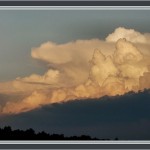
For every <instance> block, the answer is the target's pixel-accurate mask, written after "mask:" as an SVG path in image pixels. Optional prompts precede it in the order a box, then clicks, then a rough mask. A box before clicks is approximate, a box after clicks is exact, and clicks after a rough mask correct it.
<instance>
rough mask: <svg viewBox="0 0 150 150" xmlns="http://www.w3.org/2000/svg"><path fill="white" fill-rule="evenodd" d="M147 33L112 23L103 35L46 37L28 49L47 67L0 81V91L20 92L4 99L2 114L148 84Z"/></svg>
mask: <svg viewBox="0 0 150 150" xmlns="http://www.w3.org/2000/svg"><path fill="white" fill-rule="evenodd" d="M149 39H150V38H149V33H144V34H142V33H140V32H138V31H135V30H134V29H125V28H123V27H120V28H117V29H116V30H115V31H114V32H113V33H111V34H109V35H108V36H107V37H106V40H100V39H91V40H77V41H71V42H68V43H64V44H57V43H53V42H51V41H49V42H45V43H42V44H41V45H40V46H39V47H34V48H32V49H31V56H32V57H33V58H34V59H37V60H38V61H44V62H45V64H46V66H47V72H45V73H44V74H43V75H38V74H34V73H33V74H31V75H29V76H27V77H23V78H21V77H17V78H16V79H15V80H14V81H9V82H6V83H5V82H4V83H0V91H1V93H5V94H6V93H7V94H9V93H16V92H19V93H20V92H21V93H26V94H27V96H26V97H24V98H22V99H20V100H17V101H8V102H7V103H6V104H5V105H4V106H3V107H1V113H2V114H13V113H14V114H16V113H21V112H26V111H29V110H32V109H35V108H38V107H41V105H48V104H52V103H60V102H66V101H72V100H76V99H87V98H100V97H102V96H104V95H109V96H115V95H123V94H125V93H127V92H129V91H135V92H138V91H139V90H144V89H145V88H147V89H148V88H149V87H150V84H149V83H150V45H149Z"/></svg>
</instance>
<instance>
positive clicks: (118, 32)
mask: <svg viewBox="0 0 150 150" xmlns="http://www.w3.org/2000/svg"><path fill="white" fill-rule="evenodd" d="M120 38H126V39H127V40H128V41H130V42H133V43H147V42H148V41H147V38H146V36H145V35H143V34H141V33H140V32H138V31H135V30H134V29H126V28H124V27H119V28H117V29H115V31H114V32H113V33H111V34H109V35H108V36H107V37H106V41H107V42H116V41H118V40H119V39H120Z"/></svg>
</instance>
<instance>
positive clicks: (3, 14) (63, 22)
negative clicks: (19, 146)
mask: <svg viewBox="0 0 150 150" xmlns="http://www.w3.org/2000/svg"><path fill="white" fill-rule="evenodd" d="M149 16H150V10H0V81H6V80H11V79H14V78H16V77H18V76H20V77H23V76H27V75H30V74H31V73H33V72H34V73H41V74H42V73H44V72H45V70H47V69H46V68H44V67H43V66H40V64H38V63H37V61H36V60H33V59H32V58H31V55H30V52H31V48H32V47H37V46H39V45H40V44H42V43H43V42H47V41H53V42H57V43H65V42H69V41H72V40H76V39H91V38H100V39H104V38H105V37H106V36H107V35H108V34H109V33H112V32H113V30H114V29H115V28H117V27H119V26H123V27H126V28H133V29H135V30H138V31H139V32H150V19H149Z"/></svg>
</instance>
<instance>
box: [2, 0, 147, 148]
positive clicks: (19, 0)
mask: <svg viewBox="0 0 150 150" xmlns="http://www.w3.org/2000/svg"><path fill="white" fill-rule="evenodd" d="M0 6H150V1H149V0H144V1H139V0H138V1H135V0H132V1H129V0H127V1H119V0H116V1H112V0H106V1H98V0H95V1H90V0H82V1H79V0H76V1H71V0H70V1H69V0H67V1H63V0H56V1H49V0H45V1H40V0H32V1H30V0H26V1H23V0H16V1H13V0H5V1H2V0H0ZM20 142H21V141H20ZM37 142H38V141H37ZM62 142H63V141H61V143H60V144H59V142H58V144H56V143H52V141H51V142H50V143H46V144H44V143H43V144H35V143H33V144H32V141H30V143H26V144H20V143H19V141H18V144H16V142H15V143H13V141H11V143H9V141H8V143H7V141H5V142H4V143H3V142H2V141H1V143H0V149H150V141H149V142H147V143H143V144H142V143H140V144H139V143H138V144H135V143H132V142H131V141H130V143H126V144H124V143H123V144H121V143H119V141H118V142H117V143H116V142H115V143H113V144H108V143H107V142H106V143H101V141H99V143H96V144H85V143H84V144H83V143H82V141H81V144H80V143H79V144H74V143H70V142H71V141H68V143H66V141H65V143H63V144H62ZM90 142H92V141H90ZM12 143H13V144H12ZM69 143H70V144H69Z"/></svg>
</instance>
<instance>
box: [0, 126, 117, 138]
mask: <svg viewBox="0 0 150 150" xmlns="http://www.w3.org/2000/svg"><path fill="white" fill-rule="evenodd" d="M0 140H109V139H98V138H91V137H90V136H88V135H81V136H70V137H65V136H64V134H49V133H46V132H44V131H42V132H38V133H35V131H34V130H33V129H31V128H30V129H27V130H25V131H23V130H20V129H17V130H12V129H11V127H10V126H6V127H4V128H0ZM115 140H118V138H115Z"/></svg>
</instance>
